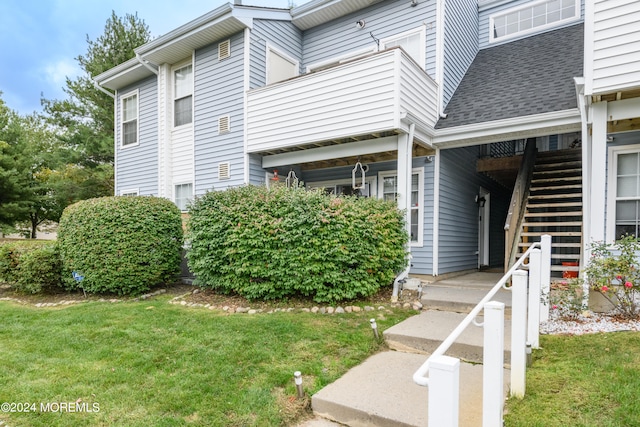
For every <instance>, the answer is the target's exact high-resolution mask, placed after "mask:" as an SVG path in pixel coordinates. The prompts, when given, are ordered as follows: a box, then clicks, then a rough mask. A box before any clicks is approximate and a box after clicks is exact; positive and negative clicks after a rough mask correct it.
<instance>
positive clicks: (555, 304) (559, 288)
mask: <svg viewBox="0 0 640 427" xmlns="http://www.w3.org/2000/svg"><path fill="white" fill-rule="evenodd" d="M582 295H583V289H582V281H581V280H579V279H571V280H563V281H561V282H556V283H552V284H551V292H550V295H549V308H550V315H551V316H552V317H553V318H560V319H576V318H578V317H579V315H580V314H581V313H582V312H583V311H584V307H583V306H582V305H583V299H582ZM543 302H545V301H543Z"/></svg>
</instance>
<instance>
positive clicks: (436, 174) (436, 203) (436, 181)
mask: <svg viewBox="0 0 640 427" xmlns="http://www.w3.org/2000/svg"><path fill="white" fill-rule="evenodd" d="M439 240H440V148H438V147H436V154H435V157H434V159H433V239H432V242H431V244H432V245H433V248H432V252H433V259H432V264H433V268H432V269H433V271H432V272H431V274H433V275H434V276H437V275H438V268H439V257H440V242H439Z"/></svg>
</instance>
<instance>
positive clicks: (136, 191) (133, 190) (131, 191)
mask: <svg viewBox="0 0 640 427" xmlns="http://www.w3.org/2000/svg"><path fill="white" fill-rule="evenodd" d="M120 195H121V196H139V195H140V189H139V188H130V189H127V190H120Z"/></svg>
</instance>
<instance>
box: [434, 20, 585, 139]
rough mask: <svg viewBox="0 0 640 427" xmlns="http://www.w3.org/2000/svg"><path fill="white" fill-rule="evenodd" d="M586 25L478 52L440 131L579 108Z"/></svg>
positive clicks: (453, 98) (447, 108)
mask: <svg viewBox="0 0 640 427" xmlns="http://www.w3.org/2000/svg"><path fill="white" fill-rule="evenodd" d="M582 68H583V25H582V24H578V25H572V26H570V27H566V28H561V29H558V30H555V31H549V32H546V33H542V34H539V35H535V36H531V37H527V38H524V39H521V40H516V41H513V42H511V43H505V44H502V45H499V46H495V47H492V48H488V49H483V50H481V51H479V52H478V54H477V55H476V58H475V59H474V61H473V63H472V64H471V66H470V67H469V69H468V71H467V73H466V74H465V76H464V78H463V79H462V81H461V82H460V85H459V86H458V88H457V89H456V92H455V93H454V94H453V97H452V98H451V100H450V101H449V104H448V105H447V107H446V109H445V113H446V114H447V118H446V119H440V120H439V121H438V123H437V124H436V129H444V128H451V127H455V126H462V125H469V124H475V123H482V122H488V121H492V120H500V119H508V118H513V117H521V116H528V115H531V114H540V113H547V112H552V111H561V110H567V109H571V108H577V101H576V91H575V84H574V81H573V78H574V77H580V76H582V75H583V71H582Z"/></svg>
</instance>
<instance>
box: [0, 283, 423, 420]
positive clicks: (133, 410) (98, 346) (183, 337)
mask: <svg viewBox="0 0 640 427" xmlns="http://www.w3.org/2000/svg"><path fill="white" fill-rule="evenodd" d="M168 299H169V297H168V296H164V297H160V298H157V299H154V300H153V301H149V300H146V301H140V302H123V303H116V304H109V303H100V302H89V303H85V304H79V305H75V306H67V307H64V308H40V309H38V308H35V307H32V306H21V305H17V304H14V303H9V302H0V316H1V321H2V327H1V328H0V360H1V363H2V365H1V369H0V403H1V402H14V403H16V405H14V407H13V409H16V410H19V409H20V407H21V406H22V404H24V403H28V404H32V403H34V404H35V405H34V406H35V409H36V411H35V412H29V413H24V412H22V413H7V412H4V411H3V412H0V425H3V423H2V422H4V423H5V424H7V425H9V426H10V427H15V426H112V425H116V426H117V425H123V426H181V425H189V426H252V425H255V426H278V425H291V424H295V422H296V421H297V420H298V419H299V418H300V416H304V415H305V408H304V406H305V405H304V403H300V402H299V401H296V399H295V395H296V391H295V385H294V382H293V372H294V371H297V370H299V371H301V372H302V373H303V379H304V386H305V390H306V391H307V393H308V394H310V393H314V392H316V391H317V390H319V389H320V388H322V387H323V386H324V385H326V384H328V383H330V382H332V381H334V380H335V379H337V378H338V377H340V376H341V375H342V374H343V373H344V372H346V370H348V369H349V368H350V367H352V366H354V365H356V364H358V363H360V362H361V361H363V360H364V359H365V358H366V357H367V356H369V355H371V354H372V353H375V352H376V351H378V350H380V349H381V348H382V345H381V344H378V343H377V342H375V340H374V339H373V334H372V331H371V328H370V325H369V319H370V318H371V317H377V323H378V325H379V328H380V329H381V330H383V329H386V328H388V327H390V326H392V325H393V324H396V323H398V322H400V321H401V320H403V319H405V318H406V317H408V316H410V315H412V314H414V312H412V311H408V310H404V311H403V310H394V311H393V312H392V313H384V314H381V312H375V314H372V313H365V312H360V313H350V314H340V315H320V314H312V313H302V312H295V313H273V314H256V315H247V314H243V315H226V314H224V313H223V312H220V311H213V310H206V309H188V308H185V307H181V306H177V305H171V304H168ZM61 402H72V403H73V404H72V405H71V406H72V408H76V407H78V408H80V409H81V411H80V412H69V411H68V410H66V411H63V412H59V411H58V412H43V411H42V410H41V409H42V408H41V404H42V405H45V406H46V405H47V404H49V405H50V409H58V408H59V406H60V405H58V404H59V403H61ZM76 402H78V403H77V405H76ZM306 403H308V402H306ZM51 404H53V405H51ZM83 404H84V406H83ZM19 405H20V406H19ZM56 405H58V406H56ZM34 406H29V410H32V409H34ZM4 409H6V406H4V407H3V410H4ZM87 409H91V412H90V411H88V410H87ZM95 409H99V410H98V411H96V410H95Z"/></svg>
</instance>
